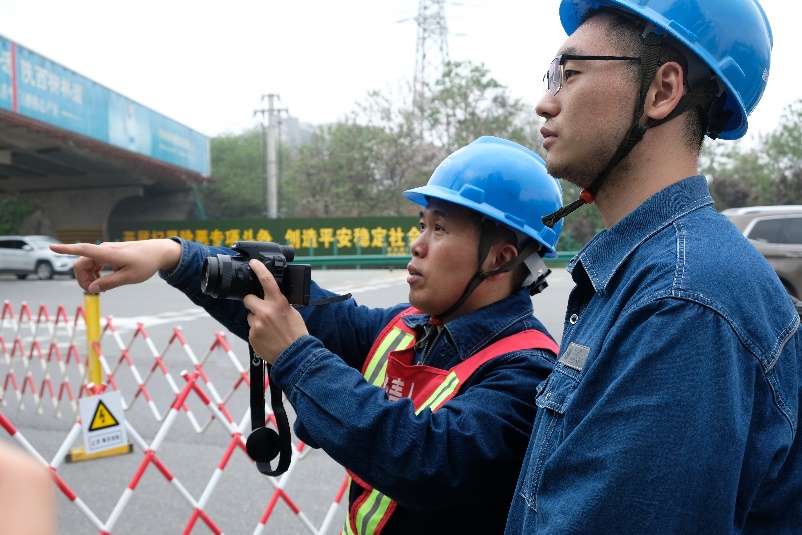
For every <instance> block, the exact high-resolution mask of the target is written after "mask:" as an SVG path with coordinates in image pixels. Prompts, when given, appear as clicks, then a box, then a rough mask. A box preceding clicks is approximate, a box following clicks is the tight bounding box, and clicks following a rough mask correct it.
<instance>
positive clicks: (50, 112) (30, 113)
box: [0, 36, 209, 242]
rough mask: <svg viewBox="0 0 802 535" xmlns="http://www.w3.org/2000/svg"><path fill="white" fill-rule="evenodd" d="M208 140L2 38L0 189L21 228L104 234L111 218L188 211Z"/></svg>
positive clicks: (205, 165)
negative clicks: (25, 216)
mask: <svg viewBox="0 0 802 535" xmlns="http://www.w3.org/2000/svg"><path fill="white" fill-rule="evenodd" d="M208 143H209V142H208V139H207V138H206V137H204V136H202V135H201V134H198V133H197V132H195V131H193V130H191V129H189V128H188V127H186V126H184V125H181V124H179V123H177V122H175V121H172V120H171V119H169V118H167V117H164V116H162V115H160V114H158V113H157V112H155V111H153V110H150V109H148V108H146V107H144V106H142V105H140V104H139V103H137V102H134V101H131V100H130V99H127V98H126V97H124V96H122V95H120V94H118V93H115V92H113V91H111V90H109V89H107V88H105V87H103V86H102V85H100V84H97V83H96V82H93V81H91V80H89V79H87V78H85V77H83V76H81V75H79V74H77V73H74V72H73V71H70V70H69V69H67V68H65V67H63V66H61V65H58V64H56V63H54V62H52V61H50V60H48V59H47V58H44V57H42V56H39V55H38V54H36V53H34V52H32V51H30V50H28V49H26V48H24V47H22V46H20V45H17V44H16V43H14V42H11V41H9V40H7V39H5V38H3V37H2V36H0V194H7V195H12V196H14V197H16V198H18V199H20V200H24V201H30V202H32V203H34V204H35V205H36V206H37V207H38V210H37V212H36V213H35V214H34V215H33V216H32V217H31V218H29V220H27V221H26V222H25V223H24V224H23V226H22V228H21V230H20V231H21V232H22V233H25V234H48V235H51V236H55V237H57V238H59V239H61V240H62V241H64V242H72V241H76V240H80V241H96V240H105V239H108V234H107V229H108V227H109V223H110V222H127V221H132V222H133V221H138V222H141V221H148V220H171V219H174V220H183V219H187V218H194V217H195V215H196V207H197V201H196V195H195V191H196V190H195V186H196V185H198V184H201V183H204V182H206V181H208V180H209V152H208V151H209V148H208Z"/></svg>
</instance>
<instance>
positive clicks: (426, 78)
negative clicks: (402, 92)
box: [413, 0, 448, 127]
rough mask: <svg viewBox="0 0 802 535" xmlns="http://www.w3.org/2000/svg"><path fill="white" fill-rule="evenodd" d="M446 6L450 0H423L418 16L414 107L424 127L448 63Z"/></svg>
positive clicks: (421, 0) (420, 3) (419, 122)
mask: <svg viewBox="0 0 802 535" xmlns="http://www.w3.org/2000/svg"><path fill="white" fill-rule="evenodd" d="M445 3H446V0H420V2H419V4H418V15H417V16H416V17H415V22H416V23H417V25H418V41H417V47H416V52H415V78H414V80H413V104H414V106H415V111H416V113H417V116H418V124H419V125H420V126H421V127H422V125H423V117H424V115H423V114H424V111H425V109H426V105H427V103H428V101H429V98H430V96H431V88H432V86H433V85H434V81H435V80H437V79H438V78H439V77H440V75H441V74H442V73H443V69H444V67H445V64H446V63H447V62H448V25H447V24H446V14H445Z"/></svg>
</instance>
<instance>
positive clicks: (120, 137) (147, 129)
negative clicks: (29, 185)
mask: <svg viewBox="0 0 802 535" xmlns="http://www.w3.org/2000/svg"><path fill="white" fill-rule="evenodd" d="M0 109H5V110H8V111H12V112H14V113H18V114H20V115H24V116H26V117H30V118H31V119H36V120H37V121H41V122H43V123H47V124H50V125H53V126H56V127H59V128H63V129H65V130H69V131H71V132H75V133H77V134H81V135H84V136H87V137H91V138H93V139H97V140H99V141H103V142H105V143H109V144H110V145H114V146H116V147H120V148H122V149H125V150H129V151H131V152H136V153H139V154H144V155H145V156H150V157H151V158H156V159H158V160H161V161H164V162H167V163H170V164H173V165H177V166H179V167H183V168H185V169H190V170H192V171H195V172H197V173H200V174H201V175H203V176H209V172H210V169H209V168H210V164H209V139H208V138H207V137H206V136H203V135H202V134H200V133H198V132H196V131H194V130H192V129H191V128H189V127H187V126H184V125H182V124H180V123H177V122H176V121H173V120H172V119H169V118H167V117H165V116H164V115H161V114H160V113H157V112H155V111H153V110H151V109H149V108H146V107H145V106H142V105H141V104H139V103H137V102H135V101H133V100H131V99H128V98H126V97H124V96H123V95H120V94H119V93H115V92H114V91H111V90H110V89H107V88H105V87H103V86H102V85H100V84H97V83H95V82H93V81H92V80H89V79H88V78H86V77H83V76H81V75H79V74H77V73H75V72H73V71H71V70H69V69H67V68H65V67H62V66H61V65H59V64H57V63H54V62H52V61H50V60H48V59H46V58H44V57H42V56H39V55H38V54H36V53H34V52H32V51H30V50H28V49H26V48H24V47H22V46H19V45H17V44H16V43H14V42H13V41H9V40H8V39H5V38H3V37H0Z"/></svg>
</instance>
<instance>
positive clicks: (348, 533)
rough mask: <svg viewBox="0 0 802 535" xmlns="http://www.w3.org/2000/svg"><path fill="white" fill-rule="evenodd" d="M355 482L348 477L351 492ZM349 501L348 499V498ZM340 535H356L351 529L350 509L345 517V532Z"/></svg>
mask: <svg viewBox="0 0 802 535" xmlns="http://www.w3.org/2000/svg"><path fill="white" fill-rule="evenodd" d="M353 483H354V480H353V478H352V477H351V476H348V487H346V488H347V489H348V491H349V494H350V490H351V485H353ZM346 499H347V498H346ZM340 535H356V534H355V533H354V531H353V530H352V529H351V511H350V507H349V511H348V514H347V515H346V516H345V525H344V526H343V530H342V531H341V532H340Z"/></svg>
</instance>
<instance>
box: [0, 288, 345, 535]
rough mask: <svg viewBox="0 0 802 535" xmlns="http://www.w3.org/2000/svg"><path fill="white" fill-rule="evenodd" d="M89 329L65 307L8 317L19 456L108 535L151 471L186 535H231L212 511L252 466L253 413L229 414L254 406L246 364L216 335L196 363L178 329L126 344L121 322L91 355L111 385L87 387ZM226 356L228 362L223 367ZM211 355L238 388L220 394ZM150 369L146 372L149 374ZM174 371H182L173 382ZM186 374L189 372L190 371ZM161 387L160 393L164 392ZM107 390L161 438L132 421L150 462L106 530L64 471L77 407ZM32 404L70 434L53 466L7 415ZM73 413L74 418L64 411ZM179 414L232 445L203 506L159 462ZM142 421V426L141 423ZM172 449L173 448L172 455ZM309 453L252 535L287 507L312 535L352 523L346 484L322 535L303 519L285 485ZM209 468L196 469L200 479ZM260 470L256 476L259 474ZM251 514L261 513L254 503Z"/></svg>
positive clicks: (2, 378)
mask: <svg viewBox="0 0 802 535" xmlns="http://www.w3.org/2000/svg"><path fill="white" fill-rule="evenodd" d="M85 322H86V317H85V314H84V310H83V308H82V307H78V309H77V310H76V311H75V314H74V315H73V316H72V317H70V316H69V315H68V314H67V311H66V310H65V308H64V307H63V306H60V307H58V310H57V311H56V313H55V314H54V315H53V316H52V317H51V315H50V314H49V312H48V310H47V309H46V308H45V307H44V306H43V307H40V308H39V310H38V311H37V314H36V315H35V316H34V314H32V313H31V310H30V308H29V307H28V305H27V304H25V303H23V304H22V305H21V306H20V308H19V311H18V312H17V313H16V314H15V311H14V309H13V307H12V305H11V304H10V303H9V302H5V303H4V304H3V309H2V312H1V313H0V351H2V355H1V356H0V403H1V404H2V406H0V426H2V428H3V429H5V431H6V432H7V433H8V435H9V436H10V437H11V438H12V439H13V440H14V441H16V442H17V444H18V445H19V446H21V447H22V448H23V449H25V450H26V451H28V452H29V453H30V454H31V455H33V456H34V457H36V458H37V459H38V460H39V461H40V462H41V463H42V464H43V465H45V466H48V467H49V468H50V470H51V472H52V476H53V481H54V483H55V484H56V486H57V487H58V489H59V490H60V491H61V493H62V494H63V495H64V496H65V497H66V498H67V499H68V500H69V502H70V503H72V505H74V506H75V507H76V508H77V510H78V511H80V512H81V513H82V514H83V516H84V517H85V518H86V519H87V520H88V522H89V523H90V524H91V525H92V526H93V527H94V528H95V529H96V530H97V531H98V532H99V533H101V534H102V535H105V534H109V535H111V534H112V533H113V532H114V529H115V526H117V524H118V522H119V520H120V518H121V517H122V516H123V515H124V514H126V510H127V508H128V506H129V504H130V502H131V499H132V497H133V496H134V494H135V492H136V491H137V488H138V486H139V484H140V481H141V479H142V477H143V475H144V474H145V473H146V471H147V470H148V469H149V468H150V467H151V466H153V467H154V468H155V469H156V470H157V471H158V473H160V474H161V475H162V476H163V477H164V479H166V481H167V482H168V483H169V486H170V487H171V488H173V489H174V490H175V491H176V492H177V494H178V496H180V497H181V498H182V500H183V501H184V502H186V503H187V504H188V505H189V507H190V508H191V510H192V513H191V515H190V517H189V519H188V521H187V523H186V524H185V526H184V527H183V533H185V534H188V533H191V532H192V531H193V529H194V528H195V527H196V525H200V524H202V525H205V526H206V528H208V530H210V531H211V532H212V533H216V534H219V533H223V531H222V530H221V529H220V527H219V526H218V525H217V523H216V522H215V519H214V518H212V514H211V513H209V505H210V504H211V503H213V501H214V499H215V497H216V494H215V491H216V490H217V488H218V484H219V482H220V480H221V479H222V476H223V473H224V471H225V469H226V467H227V466H228V465H229V462H230V461H231V459H232V457H233V456H234V455H235V454H237V455H243V456H245V458H247V453H246V450H245V439H244V437H245V436H247V434H248V432H249V426H250V413H249V410H248V409H244V414H243V415H242V417H241V418H240V419H239V420H235V419H234V418H233V417H232V415H231V411H230V410H229V406H230V405H231V404H232V403H231V402H232V400H234V399H235V397H236V396H237V394H238V393H241V395H240V401H241V400H242V399H247V396H248V386H249V380H250V378H249V376H248V372H247V370H245V369H244V367H243V365H242V364H241V362H247V360H246V359H240V358H239V357H237V355H236V354H235V353H234V351H232V349H231V347H230V346H229V344H228V343H227V342H226V338H225V335H224V334H223V333H219V332H218V333H215V334H214V340H213V341H212V343H211V344H210V345H209V347H208V350H207V351H206V353H204V354H203V356H202V357H201V358H197V356H196V354H195V353H194V351H193V350H192V349H191V347H190V345H189V344H188V343H187V341H186V340H185V339H184V336H183V334H182V331H181V329H180V328H179V327H174V328H173V330H172V335H171V337H170V338H169V340H168V341H167V343H166V345H165V347H164V348H163V349H162V350H161V351H159V350H158V349H157V348H156V344H155V343H154V341H153V340H152V339H151V338H150V337H149V335H148V333H147V331H146V329H145V327H144V326H143V325H142V324H138V326H137V328H136V330H135V332H134V334H133V336H132V337H131V339H130V340H129V341H128V342H127V343H126V342H125V341H124V340H123V338H122V335H121V334H120V333H119V332H118V330H117V329H116V328H115V327H114V322H113V319H112V318H106V320H105V322H104V325H103V327H102V335H101V339H100V340H98V341H97V342H94V343H93V345H92V347H93V348H94V351H95V353H96V354H97V355H98V357H99V362H100V364H101V366H102V370H103V377H104V382H103V384H101V385H92V384H90V383H88V377H89V374H88V367H89V365H88V357H87V356H86V353H87V351H86V349H84V351H81V350H80V348H82V347H83V348H86V347H87V343H86V340H85V335H82V334H81V333H85V332H86V326H85ZM82 336H84V337H83V338H82ZM143 346H144V349H142V348H143ZM110 347H113V349H110ZM140 350H142V351H140ZM221 354H222V356H223V357H224V358H220V357H221ZM213 355H216V357H215V359H216V360H215V362H216V365H219V363H220V362H227V363H228V364H229V365H230V369H229V373H228V374H226V376H225V379H226V380H230V381H231V382H230V384H226V385H223V388H221V389H220V388H218V387H219V386H220V385H217V386H215V384H214V382H215V381H216V380H218V374H216V375H215V377H210V375H209V374H207V372H206V370H205V369H204V366H205V365H207V362H208V360H209V359H210V358H211V357H212V356H213ZM143 362H144V363H145V364H144V365H143ZM143 368H146V371H145V372H144V373H143V371H142V369H143ZM176 369H180V370H182V371H181V372H179V373H175V372H174V370H176ZM187 369H189V370H191V371H184V370H187ZM157 381H158V382H159V383H160V384H158V385H157ZM242 387H245V388H242ZM153 388H159V389H160V395H159V396H158V399H161V400H165V399H168V400H172V401H171V402H170V403H169V404H164V406H162V407H159V406H158V403H157V401H156V399H157V396H152V395H151V390H152V389H153ZM107 389H108V390H115V391H119V392H120V394H121V396H122V398H123V408H124V410H125V412H126V414H128V413H129V412H130V411H132V409H134V408H135V405H136V404H137V400H139V399H140V398H141V399H142V403H144V404H145V405H146V406H147V410H145V411H144V413H145V414H149V417H150V418H152V419H153V420H154V421H155V422H157V423H158V430H157V432H156V433H155V435H154V436H153V438H152V439H150V441H148V440H147V439H146V438H145V437H143V436H142V434H140V432H139V431H138V430H137V429H136V426H135V425H133V424H132V423H131V420H132V419H131V418H126V419H125V428H126V431H127V436H128V438H129V439H130V440H132V441H133V444H134V445H135V446H136V447H137V448H134V450H135V452H136V451H140V452H142V453H141V454H142V459H141V461H140V462H139V463H138V466H137V468H136V470H135V472H134V473H133V475H132V476H131V479H130V482H129V483H128V484H127V486H126V487H125V488H123V489H121V495H120V498H119V500H118V501H117V502H116V504H115V505H114V507H113V509H112V511H111V513H110V514H109V515H108V517H107V518H106V520H105V521H104V520H101V518H100V517H99V515H98V514H96V513H95V512H94V511H93V510H92V508H90V507H89V506H88V505H87V503H88V501H87V500H83V499H81V497H80V496H78V493H77V492H75V491H74V490H73V489H72V488H71V486H70V484H69V482H68V481H65V478H63V477H62V474H61V473H60V472H59V468H60V466H61V464H62V462H63V461H64V460H65V458H67V457H68V455H67V454H68V452H69V451H70V450H71V448H73V447H74V446H76V445H78V444H80V442H81V441H80V437H81V431H82V424H81V419H80V411H79V408H78V405H79V404H78V398H80V397H84V396H88V395H94V394H98V393H101V392H103V391H104V390H107ZM220 392H223V394H222V395H221V394H220ZM165 394H166V395H165ZM28 399H31V400H32V401H33V403H32V405H33V407H32V410H33V412H34V413H36V414H43V413H44V412H45V407H50V408H52V412H53V417H54V418H56V419H59V420H62V421H64V422H65V423H66V424H68V427H66V426H65V438H64V440H63V442H62V443H61V445H60V446H59V447H58V449H57V452H56V454H55V455H54V457H53V458H52V460H50V461H48V460H46V459H45V457H44V456H43V455H42V454H40V453H39V451H37V448H36V446H35V445H34V444H33V441H29V440H28V439H27V438H26V437H25V436H24V435H23V433H22V432H21V430H20V426H19V425H17V426H15V425H14V424H13V423H12V421H11V420H10V418H9V417H7V416H6V414H5V413H6V410H5V408H6V407H9V404H13V405H12V407H13V408H14V411H15V412H16V413H17V414H21V412H20V411H24V412H25V413H27V412H28V407H27V406H26V400H28ZM47 401H50V403H49V404H48V403H47ZM65 405H67V406H68V407H69V409H70V410H68V411H64V410H63V407H64V406H65ZM140 405H141V403H140ZM10 412H11V411H8V413H10ZM266 412H267V413H268V415H269V416H268V419H269V420H271V422H270V423H272V425H274V426H275V420H274V419H273V415H272V413H271V411H270V409H269V407H267V408H266ZM181 414H183V415H184V416H185V417H186V418H187V420H188V421H189V423H190V424H191V428H192V429H193V430H194V432H195V433H198V434H201V433H205V432H207V431H208V430H209V429H210V428H212V427H214V426H213V425H212V424H213V423H215V422H216V424H215V425H219V426H221V427H222V428H223V431H224V436H225V437H227V438H226V439H224V440H221V441H220V443H219V445H218V446H215V447H216V448H217V449H219V462H217V464H216V467H215V468H214V469H213V470H212V475H211V477H210V478H209V480H208V481H207V482H206V485H205V487H204V488H203V490H202V491H201V492H200V494H199V495H197V497H196V496H195V495H193V493H192V492H190V490H188V488H187V486H185V485H184V484H182V482H181V481H180V480H179V479H178V478H177V477H176V475H175V472H174V471H172V470H170V469H169V468H168V466H167V463H166V462H165V461H164V460H163V458H162V456H161V455H160V453H161V450H162V448H163V447H169V444H168V442H167V441H166V439H167V437H168V435H169V434H170V433H171V431H172V430H173V427H174V424H175V423H176V420H177V419H178V418H179V417H180V416H181ZM139 416H140V417H141V414H140V415H139ZM166 444H168V445H167V446H165V445H166ZM308 451H309V448H308V447H307V446H306V445H305V444H304V443H303V442H301V441H296V442H295V443H294V444H293V459H292V462H291V464H290V468H289V470H288V471H287V472H285V473H284V474H283V475H282V476H281V477H279V478H267V479H268V480H269V481H270V484H271V486H272V488H273V491H272V494H271V495H270V497H269V499H268V500H267V502H266V505H265V506H264V513H263V514H262V515H261V517H260V518H259V521H258V524H257V525H256V526H255V528H254V533H255V534H259V533H263V532H267V531H269V526H268V523H269V521H270V520H271V518H272V517H273V513H274V511H275V508H276V506H277V505H278V504H279V502H284V504H286V505H287V507H288V508H289V509H290V511H291V512H292V514H293V516H294V517H295V518H296V519H297V521H298V523H299V525H301V526H303V530H304V531H305V532H308V533H312V534H315V535H323V534H326V533H332V531H331V530H332V529H333V528H335V527H339V525H341V524H342V521H343V519H344V515H345V510H344V507H343V506H342V505H343V504H342V499H343V497H344V496H345V492H346V490H347V487H346V483H347V478H345V476H343V480H342V483H341V484H339V485H337V483H336V481H334V482H332V483H333V484H332V485H331V488H332V489H336V493H334V494H335V496H334V498H333V500H332V502H331V503H330V505H329V507H328V510H327V512H326V514H325V517H324V518H323V520H322V522H321V523H320V524H319V525H315V523H314V522H313V521H312V520H311V519H310V518H309V517H308V516H307V515H306V514H305V513H304V511H302V510H301V507H299V505H298V500H296V499H293V497H292V496H291V495H290V493H289V492H288V490H287V484H288V483H289V482H290V481H292V478H293V476H294V475H295V474H296V473H301V472H303V471H304V470H305V469H306V466H305V464H304V462H303V460H304V458H305V456H306V453H307V452H308ZM179 457H180V456H179ZM248 460H250V459H248ZM104 462H107V460H104ZM88 464H91V462H90V463H88ZM104 468H106V467H104ZM203 468H204V467H194V469H195V470H202V469H203ZM111 469H112V470H113V469H114V468H113V467H112V468H111ZM253 470H254V471H255V470H256V469H255V467H254V468H253ZM260 477H265V476H260ZM312 479H313V480H316V479H315V478H312ZM103 492H104V493H108V492H109V489H108V488H104V489H103ZM294 492H295V493H296V496H297V493H299V492H301V493H302V492H303V490H301V491H298V490H296V491H294ZM247 499H248V500H249V501H251V502H253V500H256V499H258V498H256V497H253V496H249V497H247ZM89 501H91V500H89ZM251 505H254V506H258V504H256V503H252V504H251ZM139 514H142V513H141V512H140V513H139ZM199 520H200V521H201V522H200V523H199V522H198V521H199ZM335 532H336V531H335ZM292 533H298V531H292Z"/></svg>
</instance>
